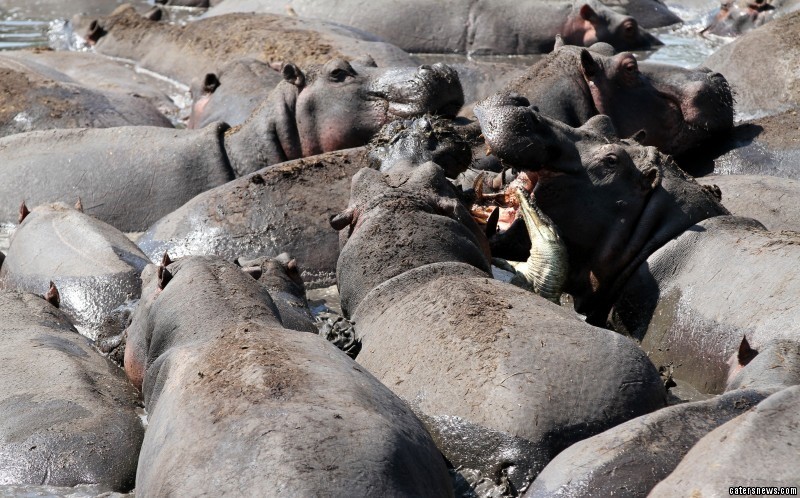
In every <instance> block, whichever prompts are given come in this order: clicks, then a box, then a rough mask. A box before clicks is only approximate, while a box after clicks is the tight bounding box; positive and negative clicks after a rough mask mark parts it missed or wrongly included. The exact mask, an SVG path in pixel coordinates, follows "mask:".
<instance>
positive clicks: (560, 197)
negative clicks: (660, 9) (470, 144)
mask: <svg viewBox="0 0 800 498" xmlns="http://www.w3.org/2000/svg"><path fill="white" fill-rule="evenodd" d="M475 112H476V115H477V116H478V119H479V121H480V124H481V129H482V131H483V134H484V136H485V138H486V141H487V143H488V144H489V146H490V147H491V149H492V151H493V154H495V155H497V156H498V157H499V158H501V159H502V160H503V161H504V163H506V164H507V165H509V166H513V167H516V168H517V169H520V170H524V171H529V172H531V173H532V174H535V176H536V177H537V179H538V181H537V182H536V185H535V187H534V190H533V195H534V196H535V197H536V201H537V203H538V204H539V207H540V209H541V210H542V211H543V212H544V213H545V214H546V215H547V216H549V217H550V219H551V220H552V221H553V223H555V226H556V227H557V228H558V230H559V232H560V234H561V237H562V239H563V240H564V241H565V243H566V245H567V252H568V253H569V267H570V272H569V276H568V279H567V284H566V287H565V289H564V291H565V292H567V293H569V294H572V295H573V297H574V299H575V306H576V310H577V311H578V312H580V313H583V314H586V315H588V320H589V322H590V323H595V324H600V325H605V323H606V318H607V316H608V312H609V309H610V306H611V304H612V303H613V301H614V300H615V299H616V297H617V293H618V292H619V289H620V287H621V286H622V285H624V284H625V282H626V280H627V278H628V277H629V276H630V274H631V273H632V272H634V271H635V270H636V269H637V268H638V267H639V265H640V264H642V263H643V262H644V261H645V260H646V259H647V257H648V256H649V255H650V254H651V253H653V252H654V251H655V250H657V249H658V248H659V247H661V245H663V244H664V243H666V242H667V241H668V240H670V239H672V238H673V237H674V236H676V235H679V234H680V233H682V232H683V231H684V230H686V229H687V228H689V227H690V226H692V225H693V224H695V223H697V222H698V221H700V220H703V219H706V218H709V217H712V216H719V215H724V214H728V211H727V210H726V209H725V208H724V207H723V206H722V205H721V204H720V203H719V201H718V200H717V199H716V198H715V197H714V196H713V195H712V194H711V193H709V192H708V191H706V190H705V189H704V188H703V187H701V186H700V185H698V184H697V183H696V182H695V181H694V180H692V179H691V178H689V177H688V176H687V175H686V174H685V173H683V172H682V171H681V170H680V169H679V168H678V167H677V166H676V165H675V164H674V162H672V160H671V159H670V158H669V157H668V156H664V155H663V154H661V153H660V152H658V151H657V150H656V149H655V148H653V147H646V146H642V145H640V144H638V143H637V142H635V141H633V140H619V139H617V138H616V136H615V134H614V128H613V126H612V125H611V122H610V120H609V119H608V118H607V117H605V116H597V117H594V118H592V119H590V120H589V121H587V122H586V124H584V125H583V126H582V127H580V128H572V127H570V126H568V125H565V124H563V123H561V122H559V121H556V120H554V119H551V118H548V117H546V116H544V115H543V114H541V113H539V112H537V111H535V110H534V109H533V108H532V107H528V102H527V100H526V99H524V98H521V97H514V96H510V95H507V94H498V95H496V96H493V97H490V98H489V99H487V100H485V101H483V102H482V103H479V104H478V105H477V106H476V108H475ZM566 193H568V194H566Z"/></svg>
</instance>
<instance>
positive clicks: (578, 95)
mask: <svg viewBox="0 0 800 498" xmlns="http://www.w3.org/2000/svg"><path fill="white" fill-rule="evenodd" d="M609 54H611V51H610V50H609V47H608V46H604V45H599V46H595V47H592V48H590V49H580V48H576V47H572V46H561V47H560V48H557V49H556V50H555V52H554V53H552V54H550V55H548V56H547V57H545V58H544V59H543V60H542V61H540V62H538V63H537V64H535V65H533V66H532V67H531V68H530V69H529V70H528V71H527V72H526V73H525V74H523V75H522V76H520V77H519V78H517V79H516V80H514V81H513V82H512V83H511V84H510V85H508V86H507V87H506V89H507V90H508V91H511V92H514V93H517V94H520V95H522V96H524V97H526V98H527V99H528V100H529V101H530V102H531V104H533V105H535V106H537V107H538V108H539V110H540V111H541V112H542V113H543V114H546V115H548V116H550V117H552V118H555V119H558V120H560V121H563V122H564V123H567V124H568V125H570V126H573V127H578V126H580V125H582V124H583V123H585V122H586V121H587V120H588V119H589V118H590V117H592V116H595V115H597V114H605V115H607V116H609V117H610V118H611V121H612V123H613V124H614V128H615V129H616V131H617V133H618V134H619V136H620V137H624V138H627V137H631V136H633V135H634V134H636V133H637V132H639V131H640V130H644V131H645V132H646V137H645V139H644V144H645V145H653V146H655V147H657V148H658V149H659V150H660V151H662V152H664V153H667V154H673V155H674V154H680V153H683V152H686V151H687V150H689V149H692V148H693V147H697V146H698V145H701V144H703V143H704V141H705V140H707V139H708V138H710V137H713V136H715V135H718V134H725V133H727V132H728V131H729V130H730V129H731V128H732V127H733V98H732V96H731V91H730V88H728V84H727V82H726V81H725V78H724V77H723V76H722V75H721V74H718V73H712V72H711V71H709V70H708V69H705V68H699V69H683V68H678V67H674V66H665V65H661V64H652V63H647V62H643V63H638V62H637V61H636V59H635V57H634V56H633V55H632V54H630V53H620V54H617V55H609Z"/></svg>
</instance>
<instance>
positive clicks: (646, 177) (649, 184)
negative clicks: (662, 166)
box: [643, 166, 661, 191]
mask: <svg viewBox="0 0 800 498" xmlns="http://www.w3.org/2000/svg"><path fill="white" fill-rule="evenodd" d="M643 183H644V188H645V190H648V191H649V190H653V189H654V188H656V187H658V185H659V184H660V183H661V170H659V169H658V168H656V167H655V166H654V167H652V168H650V169H648V170H647V171H645V172H644V173H643Z"/></svg>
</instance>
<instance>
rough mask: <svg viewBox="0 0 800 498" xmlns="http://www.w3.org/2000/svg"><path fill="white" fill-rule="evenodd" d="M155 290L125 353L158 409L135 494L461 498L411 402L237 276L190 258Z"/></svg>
mask: <svg viewBox="0 0 800 498" xmlns="http://www.w3.org/2000/svg"><path fill="white" fill-rule="evenodd" d="M143 281H144V285H143V289H142V300H141V302H140V304H139V306H138V307H137V309H136V312H135V314H134V316H133V321H132V322H131V325H130V327H129V328H128V345H127V349H126V354H125V370H126V372H127V373H128V376H129V378H130V379H131V381H132V382H133V384H134V385H135V386H137V387H140V388H141V389H142V392H143V395H144V402H145V406H146V408H147V411H148V428H147V433H146V434H145V439H144V443H143V445H142V451H141V454H140V456H139V467H138V471H137V474H136V493H137V495H138V494H143V495H148V496H150V495H152V496H159V495H163V494H165V493H175V494H178V495H186V494H204V493H214V494H226V493H232V494H235V495H240V494H241V495H246V496H252V495H259V494H263V493H265V492H266V493H270V492H271V491H274V490H281V491H282V492H283V493H285V494H287V495H291V496H316V495H325V494H330V495H335V496H345V495H347V496H452V494H453V491H452V488H451V484H450V479H449V476H448V473H447V469H446V467H445V462H444V459H443V458H442V456H441V454H440V453H439V451H438V450H437V449H436V447H435V446H434V444H433V441H431V438H430V436H429V435H428V434H427V433H426V432H425V429H424V427H423V426H422V424H421V423H420V422H419V420H418V419H417V418H416V417H415V416H414V415H413V413H412V412H411V411H410V410H409V409H408V408H407V407H406V406H405V405H404V404H403V403H402V401H400V400H399V399H398V398H397V397H396V396H394V395H393V394H392V393H391V392H390V391H389V390H388V389H387V388H386V387H384V386H383V385H382V384H381V383H380V382H378V381H377V380H376V379H375V378H374V377H372V376H371V375H369V374H368V373H366V372H365V371H364V369H363V368H362V367H360V366H359V365H357V364H356V363H355V362H353V361H352V360H351V359H350V358H348V357H347V356H346V355H345V354H344V353H342V352H340V351H338V350H337V349H336V348H335V347H334V346H333V345H331V344H330V343H328V342H327V341H325V340H324V339H322V338H321V337H319V336H318V335H316V334H310V333H305V332H298V331H296V330H289V329H286V328H284V326H283V324H282V323H281V321H280V319H279V316H280V315H279V312H278V310H277V309H276V308H275V305H274V304H273V301H272V299H271V298H270V294H269V293H268V289H267V288H266V287H265V286H264V285H262V284H261V283H259V282H257V281H256V280H255V279H253V278H252V277H251V276H250V275H248V274H247V273H245V272H243V271H242V270H241V269H240V268H239V267H237V266H235V265H234V264H233V263H226V262H223V261H221V260H218V259H214V258H203V257H193V258H184V259H181V260H179V261H177V262H174V263H170V264H168V265H167V266H160V267H158V268H156V267H155V266H149V267H148V268H147V269H146V270H145V272H144V276H143ZM190 309H191V310H193V311H192V312H191V313H187V312H186V310H190Z"/></svg>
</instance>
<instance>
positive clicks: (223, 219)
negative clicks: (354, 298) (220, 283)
mask: <svg viewBox="0 0 800 498" xmlns="http://www.w3.org/2000/svg"><path fill="white" fill-rule="evenodd" d="M465 149H466V150H465ZM428 160H437V161H440V162H441V163H442V164H448V165H450V167H451V168H453V169H454V171H453V173H456V171H455V168H456V167H458V166H463V165H466V164H468V163H469V149H468V148H466V146H465V144H464V143H463V142H462V141H461V140H460V139H459V138H458V136H457V135H456V133H455V132H454V130H453V128H452V125H450V124H449V123H448V122H447V121H446V120H443V119H435V118H432V117H422V118H419V119H418V120H417V121H416V122H414V123H411V124H407V123H403V122H401V121H398V122H395V123H390V124H389V125H387V126H386V127H385V128H384V129H383V130H382V131H381V132H380V133H379V134H378V136H377V137H376V139H375V142H374V144H372V145H371V147H370V152H369V156H367V151H366V150H365V149H364V148H355V149H350V150H344V151H339V152H330V153H326V154H322V155H319V156H312V157H309V158H306V159H299V160H296V161H289V162H286V163H283V164H278V165H275V166H270V167H268V168H265V169H262V170H260V171H257V172H255V173H253V174H251V175H247V176H245V177H243V178H239V179H237V180H235V181H232V182H229V183H226V184H225V185H222V186H220V187H217V188H215V189H212V190H210V191H208V192H205V193H203V194H200V195H198V196H197V197H195V198H194V199H192V200H191V201H189V202H187V203H186V204H185V205H183V206H182V207H181V208H180V209H176V210H175V211H174V212H172V213H170V214H168V215H167V216H165V217H164V218H162V219H161V220H159V221H158V222H157V223H155V224H154V225H153V226H152V227H150V229H149V230H147V232H145V233H144V234H143V235H142V236H141V237H140V238H139V240H138V244H139V247H141V248H142V250H143V251H144V252H145V253H146V254H148V255H151V257H153V258H159V257H160V255H161V254H163V253H164V252H165V251H167V252H169V253H170V254H172V255H173V256H185V255H192V254H194V255H201V254H214V255H217V256H221V257H223V258H225V259H227V260H229V261H233V260H234V259H236V258H238V257H244V258H254V257H257V256H261V255H268V256H276V255H278V254H280V253H281V252H284V251H287V252H289V253H290V254H292V255H293V256H294V257H296V258H297V261H298V265H299V266H300V267H301V268H302V269H303V279H304V280H305V281H306V283H308V284H309V285H314V286H319V285H332V284H333V283H334V272H335V271H336V258H337V257H338V254H339V247H338V237H337V235H336V233H335V232H334V231H332V230H331V229H330V226H329V225H328V221H327V220H328V218H330V217H331V216H332V215H334V214H336V213H338V212H339V211H341V210H342V209H344V208H345V207H346V206H347V199H348V193H349V191H350V178H351V177H352V176H353V174H355V172H356V171H358V170H359V169H361V168H363V167H366V166H369V165H373V167H376V168H377V167H380V166H379V165H380V163H386V164H389V163H393V164H394V163H399V162H403V161H406V162H420V161H422V162H424V161H428ZM456 174H457V173H456Z"/></svg>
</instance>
